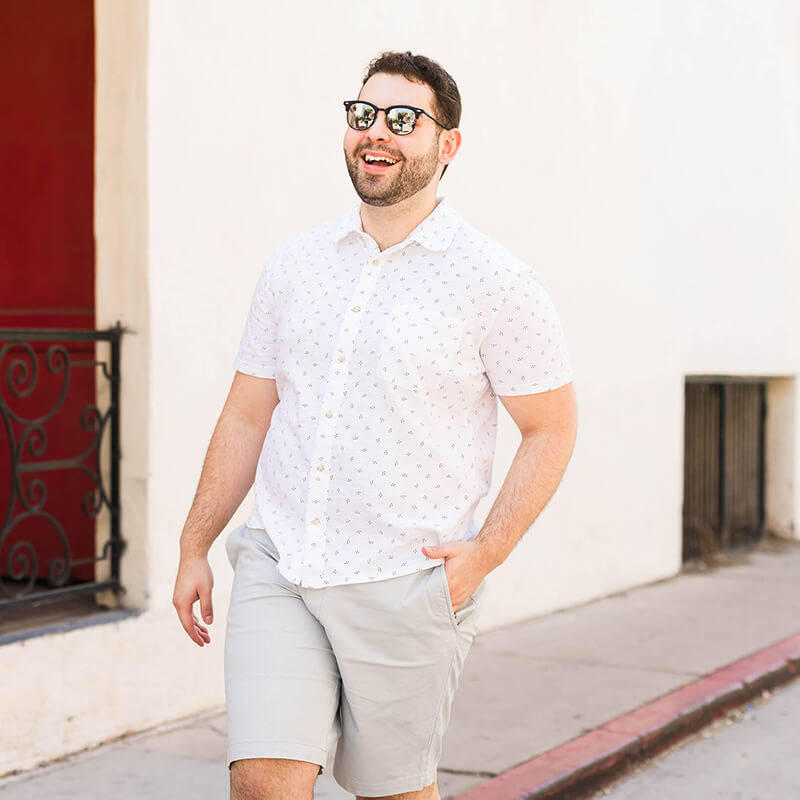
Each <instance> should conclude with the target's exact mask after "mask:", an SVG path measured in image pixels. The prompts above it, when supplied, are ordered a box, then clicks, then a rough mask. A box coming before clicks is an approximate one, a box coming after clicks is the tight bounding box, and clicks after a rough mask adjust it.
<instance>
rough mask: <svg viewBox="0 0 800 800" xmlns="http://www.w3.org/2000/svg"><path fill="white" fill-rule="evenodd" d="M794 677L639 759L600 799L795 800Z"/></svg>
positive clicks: (797, 684)
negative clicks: (653, 755)
mask: <svg viewBox="0 0 800 800" xmlns="http://www.w3.org/2000/svg"><path fill="white" fill-rule="evenodd" d="M798 731H800V678H796V679H795V680H793V681H792V682H791V683H789V684H786V685H785V686H782V687H779V688H777V689H775V691H774V692H772V693H769V692H767V693H764V695H763V696H762V697H760V698H758V699H756V700H754V701H752V702H751V703H748V704H747V705H743V706H741V707H739V708H738V709H734V710H732V711H730V712H729V713H728V714H727V715H725V716H724V717H721V718H720V719H718V720H715V721H714V722H712V723H711V724H710V725H708V726H706V727H705V728H703V729H702V730H701V731H698V732H697V733H696V734H694V735H693V736H691V737H689V738H687V739H685V740H683V741H682V742H678V743H677V744H675V745H673V746H672V747H671V748H670V749H669V750H667V751H664V752H663V753H661V754H659V755H658V756H656V757H654V758H653V759H651V760H649V761H646V762H644V763H643V764H642V765H641V766H640V767H638V768H637V769H636V771H635V772H634V773H632V774H630V775H629V776H627V777H625V778H623V779H622V780H620V781H618V782H617V783H616V784H614V785H612V786H610V787H606V789H605V790H603V791H601V792H598V793H597V794H596V795H595V798H598V799H599V798H602V800H675V798H678V797H679V798H681V800H712V798H713V800H797V798H798V797H800V758H799V757H798V750H797V735H798Z"/></svg>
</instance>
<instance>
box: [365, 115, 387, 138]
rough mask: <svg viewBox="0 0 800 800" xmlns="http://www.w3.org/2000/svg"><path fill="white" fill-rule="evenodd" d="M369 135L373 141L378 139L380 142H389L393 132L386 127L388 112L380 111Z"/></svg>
mask: <svg viewBox="0 0 800 800" xmlns="http://www.w3.org/2000/svg"><path fill="white" fill-rule="evenodd" d="M367 133H368V135H369V136H370V138H371V139H376V140H377V141H379V142H388V141H389V139H390V137H391V133H392V132H391V131H390V130H389V128H388V127H387V126H386V112H385V111H379V112H378V113H377V115H376V117H375V122H373V123H372V125H370V127H369V128H368V129H367Z"/></svg>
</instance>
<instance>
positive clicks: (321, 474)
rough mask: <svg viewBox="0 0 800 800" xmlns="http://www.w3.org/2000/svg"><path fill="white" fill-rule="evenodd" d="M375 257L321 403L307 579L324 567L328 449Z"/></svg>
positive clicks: (350, 310) (347, 319) (347, 316)
mask: <svg viewBox="0 0 800 800" xmlns="http://www.w3.org/2000/svg"><path fill="white" fill-rule="evenodd" d="M379 263H380V262H379V261H378V259H372V261H368V262H367V263H366V265H365V266H364V268H363V269H362V271H361V275H360V276H359V279H358V283H357V284H356V287H355V290H354V292H353V295H352V296H351V298H350V301H349V303H348V304H347V306H346V311H345V313H344V318H343V320H342V324H341V327H340V329H339V337H338V339H337V341H336V346H335V348H334V350H333V356H332V359H331V364H330V368H329V370H328V380H327V384H326V387H325V394H324V398H323V404H322V409H323V411H322V415H321V416H320V421H319V424H318V426H317V432H316V437H315V441H314V448H313V452H312V455H311V465H310V467H309V479H308V484H309V491H308V507H307V513H306V544H305V547H304V548H303V558H304V561H305V562H306V564H307V566H306V568H305V574H306V576H307V578H308V579H309V580H311V579H315V578H318V577H319V574H320V573H321V572H322V571H323V569H324V558H323V556H324V555H325V554H326V538H325V532H326V529H327V518H326V514H325V512H326V509H327V504H328V488H329V484H330V469H328V467H329V465H330V461H331V449H332V447H333V434H334V432H335V429H336V423H337V421H338V418H339V409H340V407H341V403H342V398H343V396H344V390H345V388H346V385H347V377H348V375H349V368H348V366H347V362H348V359H349V358H350V357H351V356H352V354H353V349H354V345H355V342H356V336H357V334H358V330H359V328H360V325H361V319H362V316H363V310H362V309H363V308H364V307H365V305H366V303H367V302H368V301H369V298H370V297H371V296H372V294H373V292H374V288H375V283H376V281H377V280H378V271H377V270H375V269H374V267H375V266H376V265H377V264H379Z"/></svg>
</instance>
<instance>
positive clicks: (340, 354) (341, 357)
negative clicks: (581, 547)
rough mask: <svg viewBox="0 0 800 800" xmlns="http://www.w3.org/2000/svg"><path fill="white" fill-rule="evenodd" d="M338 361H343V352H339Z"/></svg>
mask: <svg viewBox="0 0 800 800" xmlns="http://www.w3.org/2000/svg"><path fill="white" fill-rule="evenodd" d="M339 361H344V353H339Z"/></svg>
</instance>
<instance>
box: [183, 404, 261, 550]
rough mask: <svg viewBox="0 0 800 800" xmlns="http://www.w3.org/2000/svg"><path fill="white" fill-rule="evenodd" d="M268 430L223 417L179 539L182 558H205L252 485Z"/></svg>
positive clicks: (232, 414) (231, 415)
mask: <svg viewBox="0 0 800 800" xmlns="http://www.w3.org/2000/svg"><path fill="white" fill-rule="evenodd" d="M268 427H269V426H263V425H254V424H253V423H252V422H249V421H248V420H246V419H245V418H243V417H241V416H239V415H238V414H236V413H235V412H234V411H225V412H223V413H222V415H220V418H219V420H218V422H217V425H216V428H215V429H214V434H213V435H212V437H211V442H210V444H209V446H208V451H207V453H206V457H205V461H204V463H203V469H202V471H201V473H200V480H199V482H198V486H197V492H196V493H195V496H194V500H193V502H192V506H191V508H190V510H189V514H188V516H187V518H186V524H185V525H184V526H183V532H182V533H181V538H180V550H181V557H184V556H190V555H203V556H205V555H206V554H207V553H208V551H209V550H210V549H211V545H212V544H213V542H214V539H216V538H217V536H219V534H220V532H221V531H222V529H223V528H224V527H225V526H226V525H227V524H228V522H229V521H230V518H231V517H232V516H233V514H234V512H235V511H236V509H237V508H238V507H239V505H240V504H241V502H242V500H244V498H245V495H246V494H247V492H248V491H249V490H250V487H251V486H252V485H253V481H254V480H255V474H256V466H257V465H258V458H259V455H260V454H261V448H262V446H263V444H264V438H265V436H266V433H267V429H268Z"/></svg>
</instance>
